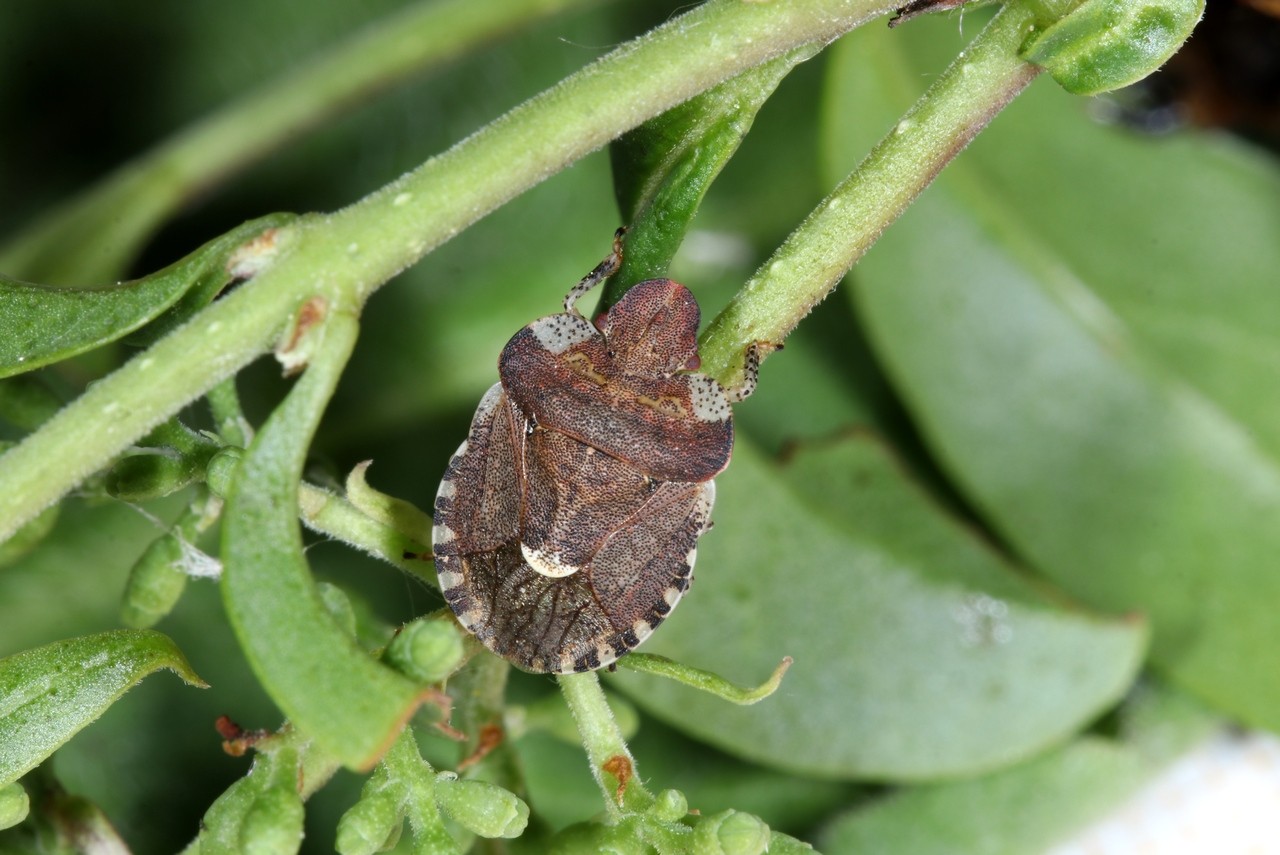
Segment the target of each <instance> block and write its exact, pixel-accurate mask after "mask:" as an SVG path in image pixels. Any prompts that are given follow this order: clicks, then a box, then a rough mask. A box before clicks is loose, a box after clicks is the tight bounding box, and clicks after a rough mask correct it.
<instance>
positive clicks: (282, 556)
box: [222, 310, 419, 769]
mask: <svg viewBox="0 0 1280 855" xmlns="http://www.w3.org/2000/svg"><path fill="white" fill-rule="evenodd" d="M330 311H332V310H330ZM324 324H325V327H324V330H323V331H322V332H321V333H320V334H321V335H323V340H322V341H321V342H320V344H319V345H318V347H317V348H316V349H314V350H313V357H312V362H311V365H310V366H309V367H308V368H307V370H306V372H305V373H304V374H303V376H302V379H301V380H299V381H298V383H297V385H296V386H294V388H293V389H292V390H291V391H290V392H289V395H288V397H287V398H286V399H285V401H284V403H282V404H281V405H280V406H279V407H278V408H277V409H276V410H275V412H274V413H272V415H271V417H270V418H269V419H268V420H267V422H266V424H265V425H263V427H262V430H261V431H259V433H258V435H257V437H256V438H255V439H254V441H253V443H252V444H251V445H250V446H249V449H248V451H247V452H246V453H245V455H244V458H243V460H242V461H241V463H240V466H239V468H238V470H237V472H236V477H235V481H234V483H233V485H232V489H231V495H230V496H229V497H228V498H227V509H226V512H225V516H224V522H223V534H222V557H223V563H224V565H225V570H224V572H223V576H222V592H223V600H224V602H225V604H226V608H227V613H228V615H229V617H230V619H231V623H232V626H233V627H234V629H235V631H236V635H237V637H238V638H239V639H240V644H241V646H242V647H243V648H244V651H245V655H246V656H247V657H248V659H249V663H250V665H251V666H252V668H253V670H254V673H255V674H257V675H258V678H259V679H260V680H261V681H262V684H263V686H264V687H265V688H266V690H267V693H268V694H269V695H270V696H271V698H272V699H273V700H274V701H275V702H276V703H277V704H278V705H279V706H280V708H281V709H282V710H283V711H284V713H285V715H287V716H288V717H289V719H290V720H291V721H292V722H293V723H294V724H295V725H296V726H297V727H298V728H300V729H301V730H303V731H304V732H306V733H308V734H309V735H311V736H312V737H314V738H315V740H316V741H317V742H318V743H319V744H320V745H321V746H322V747H323V748H324V749H326V750H327V751H329V752H330V753H332V754H333V755H335V756H337V757H338V758H339V759H340V760H341V761H342V763H343V764H344V765H347V766H349V767H352V768H356V769H363V768H367V767H368V766H370V765H371V764H372V763H374V762H375V761H376V760H377V759H378V757H379V756H381V754H382V752H383V751H384V750H385V749H386V747H387V746H388V745H389V744H390V743H391V741H392V740H393V739H394V738H395V736H396V734H397V733H398V732H399V731H400V728H401V726H402V725H403V724H404V722H405V721H406V720H407V719H408V717H409V716H410V715H411V714H412V713H413V710H414V708H415V707H416V706H417V703H418V700H419V689H418V687H417V686H416V685H415V684H414V683H412V682H411V681H409V680H407V679H405V678H404V677H401V676H400V675H398V674H397V673H395V672H394V671H392V670H391V669H390V668H387V667H385V666H383V665H380V664H379V663H378V662H376V661H375V660H374V659H373V658H371V657H370V656H369V654H368V653H367V652H365V651H364V650H362V649H361V648H360V647H359V646H358V645H357V644H356V642H355V640H354V639H352V637H351V636H350V635H348V634H347V633H346V632H345V631H343V630H342V628H340V627H339V626H338V625H337V624H336V623H335V622H334V620H333V618H332V617H330V615H329V612H328V610H327V609H326V608H325V606H324V603H323V601H322V600H321V598H320V595H319V594H318V593H317V591H316V586H315V584H314V583H313V581H312V579H311V575H310V573H309V571H308V568H307V563H306V559H305V558H304V557H303V554H302V536H301V533H300V531H299V528H298V520H297V514H298V484H299V481H300V478H301V474H302V466H303V463H304V461H305V459H306V455H307V448H308V446H309V444H310V441H311V437H312V435H313V434H314V432H315V429H316V425H317V423H318V422H319V420H320V414H321V412H322V411H323V409H324V406H325V404H326V402H327V401H328V400H329V397H330V396H331V395H332V393H333V387H334V386H335V385H336V384H337V382H338V377H339V375H340V373H341V370H342V366H343V365H344V364H345V363H346V360H347V357H348V355H349V354H350V352H351V348H352V347H353V346H354V344H355V337H356V321H355V319H354V318H353V317H351V316H349V315H346V314H333V315H332V316H331V317H330V318H328V319H327V320H326V321H325V322H324Z"/></svg>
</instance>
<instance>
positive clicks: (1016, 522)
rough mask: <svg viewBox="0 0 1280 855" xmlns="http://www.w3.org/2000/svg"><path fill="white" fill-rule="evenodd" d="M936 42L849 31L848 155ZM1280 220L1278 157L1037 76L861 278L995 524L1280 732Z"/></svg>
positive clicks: (942, 448)
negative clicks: (1153, 134)
mask: <svg viewBox="0 0 1280 855" xmlns="http://www.w3.org/2000/svg"><path fill="white" fill-rule="evenodd" d="M921 23H922V24H924V23H926V22H921ZM921 33H922V35H916V34H915V33H912V34H909V36H908V40H907V42H903V43H899V42H894V43H893V45H892V46H886V45H884V44H879V43H873V42H872V41H871V40H872V39H874V34H872V35H869V36H864V35H863V34H862V33H858V34H855V36H854V41H852V42H850V43H849V44H848V45H847V46H845V45H841V47H840V49H839V50H840V52H839V54H838V56H837V57H836V59H837V62H836V64H835V66H834V74H833V78H832V82H833V86H834V88H833V92H832V95H833V97H832V105H833V106H834V105H836V104H844V105H856V106H857V111H856V112H857V116H858V120H857V122H853V121H848V122H833V126H832V129H831V131H832V133H831V139H830V142H831V144H832V150H833V151H834V152H836V153H838V154H839V156H841V157H842V158H844V159H845V161H846V162H847V161H848V159H851V158H852V157H854V156H855V155H854V152H856V151H858V150H860V149H861V148H862V147H863V146H864V145H865V144H866V131H867V128H866V127H865V126H861V123H870V124H871V125H877V124H878V125H880V126H881V127H883V126H887V124H888V123H889V122H890V121H892V119H891V118H890V117H891V116H894V115H896V114H897V113H898V111H899V109H900V108H901V107H902V105H903V104H905V103H907V102H909V100H910V98H911V97H912V95H911V94H910V92H909V91H906V89H905V84H906V83H909V82H914V81H916V80H918V79H919V70H918V68H917V67H916V66H915V65H914V63H916V62H920V61H922V60H921V57H922V56H923V55H925V54H927V53H928V52H929V51H930V50H931V49H933V50H936V49H937V46H938V45H939V44H940V43H945V42H947V41H949V40H950V39H951V36H950V35H949V34H947V33H941V32H939V31H937V30H934V31H933V32H932V35H933V36H934V38H933V39H932V45H930V44H929V42H930V41H931V40H930V39H929V38H926V36H929V35H931V34H930V33H929V32H928V31H925V30H923V29H922V30H921ZM894 51H898V52H899V53H894ZM868 79H873V80H876V81H895V82H896V85H886V86H883V87H879V88H876V89H874V90H873V89H872V88H871V87H869V86H867V85H866V84H865V81H866V80H868ZM890 91H896V92H898V93H899V94H900V95H901V96H902V97H901V98H899V99H896V100H895V99H886V98H885V97H884V96H885V93H887V92H890ZM832 115H833V116H835V115H836V112H835V111H834V110H833V113H832ZM1277 234H1280V169H1277V168H1276V165H1275V164H1274V162H1268V161H1266V160H1265V159H1263V158H1262V157H1260V156H1259V155H1258V154H1257V153H1256V152H1250V151H1249V150H1247V149H1245V148H1243V147H1242V146H1240V145H1239V144H1235V143H1232V142H1229V141H1226V140H1223V139H1219V138H1211V137H1205V136H1197V135H1186V136H1183V137H1180V138H1177V139H1161V140H1152V139H1143V138H1140V137H1137V136H1135V135H1133V134H1132V133H1129V132H1125V131H1123V130H1121V129H1117V128H1107V127H1103V126H1100V125H1098V124H1096V123H1095V122H1093V121H1091V120H1090V118H1089V116H1088V114H1087V111H1086V108H1085V105H1083V104H1081V103H1079V102H1076V101H1074V100H1072V99H1070V98H1068V97H1067V96H1065V95H1063V94H1062V93H1061V92H1059V91H1057V90H1056V89H1055V88H1054V87H1053V86H1052V85H1050V84H1044V85H1040V86H1037V87H1033V88H1032V90H1031V91H1029V92H1028V94H1027V95H1025V96H1024V97H1023V99H1021V100H1020V101H1019V102H1017V103H1016V104H1014V105H1013V107H1011V108H1010V109H1009V111H1008V113H1007V114H1006V115H1004V116H1001V117H1000V119H999V120H998V121H997V122H996V123H994V124H993V125H992V127H991V128H989V129H988V131H987V132H986V133H984V134H983V136H982V137H980V138H979V139H978V140H977V141H976V142H975V143H974V145H973V146H972V147H971V148H970V149H969V151H967V152H965V154H964V155H963V156H962V157H961V158H960V159H959V160H958V161H957V162H956V163H955V164H954V165H953V166H952V167H951V168H949V169H948V170H947V171H946V172H945V173H944V174H943V175H942V177H941V178H940V179H939V181H938V182H937V183H936V184H935V186H934V187H932V188H931V189H930V190H929V191H927V192H926V193H925V194H924V195H923V196H922V197H921V199H920V200H919V201H918V202H917V203H916V205H915V206H914V207H913V208H912V209H911V210H910V211H909V212H908V213H907V215H906V216H905V217H904V218H903V219H902V220H901V222H900V223H899V224H897V225H895V226H894V227H893V228H892V229H890V230H889V232H887V233H886V235H885V236H884V238H883V239H882V240H881V242H880V244H878V245H877V246H876V248H875V249H874V250H873V251H872V252H871V253H870V254H868V256H867V258H866V259H865V260H864V262H863V263H862V264H861V265H860V266H859V268H858V271H857V276H858V283H857V288H856V289H855V290H854V293H855V294H856V296H857V299H858V304H859V309H860V312H861V314H862V315H863V317H864V318H865V320H866V322H867V324H868V327H869V331H870V333H871V337H872V339H873V341H874V344H875V345H876V348H877V350H878V351H879V353H880V354H881V355H882V358H883V360H884V362H885V364H886V366H887V368H888V370H889V373H890V374H891V375H892V376H893V377H894V378H895V380H896V382H897V384H898V386H899V388H900V390H901V392H902V394H903V396H904V397H905V398H906V400H907V402H908V406H909V408H910V409H911V410H912V411H913V412H914V414H915V415H916V417H917V418H918V421H919V424H920V425H921V428H922V431H923V432H924V433H925V435H926V439H927V441H928V442H929V444H930V445H931V447H932V448H933V449H934V450H935V452H936V453H937V454H938V456H939V457H940V458H941V461H942V463H943V465H944V467H945V468H947V469H948V470H949V471H950V472H951V473H952V474H953V476H954V477H955V478H956V479H957V480H958V482H959V484H960V485H961V487H962V489H963V490H964V491H965V492H966V493H967V494H968V495H969V497H971V499H972V500H973V501H974V502H975V503H976V504H977V505H978V506H979V508H980V509H981V511H982V513H983V514H984V515H985V516H986V518H987V519H989V520H990V521H991V522H992V523H993V524H994V526H995V527H996V528H998V529H999V531H1000V532H1001V534H1002V535H1003V536H1004V537H1005V538H1006V539H1007V540H1008V541H1009V542H1010V543H1011V544H1013V546H1014V547H1015V548H1016V549H1017V550H1018V551H1019V552H1020V553H1021V554H1022V555H1024V556H1026V557H1027V559H1028V560H1029V561H1030V563H1031V564H1032V565H1033V566H1034V567H1035V568H1036V569H1037V570H1040V571H1042V572H1044V573H1045V574H1047V575H1048V576H1050V577H1051V578H1052V579H1054V580H1055V581H1056V582H1058V583H1059V584H1061V585H1062V586H1063V587H1064V588H1066V589H1067V590H1069V591H1071V592H1072V593H1073V594H1075V595H1077V596H1079V597H1081V598H1082V599H1084V600H1086V601H1087V602H1090V603H1092V604H1094V605H1095V606H1098V607H1101V608H1105V609H1108V610H1111V611H1115V612H1131V611H1135V610H1137V611H1141V612H1144V613H1146V614H1148V615H1150V617H1151V619H1152V624H1153V631H1154V636H1153V638H1154V641H1153V656H1154V658H1155V661H1156V663H1157V664H1158V665H1159V666H1160V667H1161V668H1162V669H1164V670H1165V671H1167V672H1168V673H1169V674H1170V675H1171V676H1172V677H1173V678H1174V679H1175V680H1176V681H1178V682H1179V683H1180V684H1182V685H1183V686H1185V687H1187V688H1189V689H1191V690H1192V691H1194V692H1196V693H1198V694H1200V695H1201V696H1202V697H1204V698H1206V699H1209V700H1211V701H1213V702H1214V703H1216V704H1218V705H1220V706H1221V707H1222V708H1224V709H1227V710H1230V711H1231V712H1233V713H1235V714H1236V715H1239V716H1241V717H1243V718H1245V719H1247V720H1248V721H1250V722H1253V723H1255V724H1259V725H1263V726H1266V727H1271V728H1276V727H1280V674H1277V672H1276V669H1275V664H1274V656H1273V651H1274V650H1275V649H1277V647H1280V622H1277V621H1276V620H1275V617H1274V603H1275V602H1277V601H1278V600H1280V573H1277V572H1276V561H1275V556H1276V554H1277V553H1278V552H1280V398H1278V397H1277V396H1276V395H1272V394H1266V393H1265V392H1264V390H1270V389H1275V388H1276V387H1277V385H1280V339H1278V338H1277V336H1276V330H1277V329H1280V289H1277V288H1276V270H1280V241H1277V240H1276V235H1277Z"/></svg>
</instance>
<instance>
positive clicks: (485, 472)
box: [431, 383, 524, 624]
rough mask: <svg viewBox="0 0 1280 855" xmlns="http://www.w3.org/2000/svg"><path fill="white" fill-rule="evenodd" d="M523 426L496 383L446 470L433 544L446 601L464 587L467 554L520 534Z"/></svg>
mask: <svg viewBox="0 0 1280 855" xmlns="http://www.w3.org/2000/svg"><path fill="white" fill-rule="evenodd" d="M523 425H524V422H523V419H522V418H521V417H520V416H519V413H518V412H517V411H516V410H515V408H514V407H513V406H512V405H511V402H510V401H509V400H508V399H507V396H506V395H505V394H503V392H502V386H501V384H496V383H495V384H494V385H493V386H492V387H491V388H490V389H489V391H488V392H486V393H485V395H484V397H483V398H481V399H480V405H479V407H477V408H476V414H475V416H474V418H472V420H471V430H470V432H469V433H468V434H467V438H466V440H465V441H464V442H463V443H462V445H461V446H459V447H458V450H457V451H456V452H455V453H454V455H453V458H452V459H450V461H449V465H448V467H447V468H446V469H445V472H444V477H443V478H442V479H441V481H440V488H439V490H438V491H437V492H436V503H435V513H434V522H435V525H434V527H433V528H432V531H431V543H432V550H433V552H434V554H435V561H436V572H437V573H438V574H439V576H440V590H441V592H442V593H444V595H445V597H446V599H448V598H449V596H450V590H451V589H455V588H457V587H459V586H460V584H461V583H462V578H463V572H464V570H465V569H466V568H465V566H464V564H465V560H466V556H468V555H471V554H475V553H482V552H488V551H492V550H494V549H497V548H498V547H499V546H501V545H502V544H504V543H510V542H513V541H515V540H516V538H517V536H518V534H519V529H520V485H521V482H522V481H523V454H522V449H523V442H524V437H523V433H524V430H523ZM450 604H451V605H452V604H453V600H450ZM454 611H455V612H457V611H458V609H457V608H455V609H454ZM459 617H461V613H460V612H459ZM463 623H464V624H465V623H466V621H465V620H464V621H463Z"/></svg>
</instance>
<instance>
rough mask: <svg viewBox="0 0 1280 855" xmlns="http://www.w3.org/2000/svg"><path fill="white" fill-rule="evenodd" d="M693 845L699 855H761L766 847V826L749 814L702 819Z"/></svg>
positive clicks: (714, 815) (712, 816) (727, 814)
mask: <svg viewBox="0 0 1280 855" xmlns="http://www.w3.org/2000/svg"><path fill="white" fill-rule="evenodd" d="M693 841H694V851H695V852H697V853H698V855H760V853H762V852H764V851H765V850H766V849H767V848H768V846H769V826H767V825H765V824H764V822H763V821H761V820H760V818H759V817H756V816H752V815H751V814H749V813H742V812H741V811H736V810H726V811H723V812H721V813H715V814H712V815H711V816H707V817H703V819H702V821H701V822H699V823H698V824H697V826H695V827H694V830H693Z"/></svg>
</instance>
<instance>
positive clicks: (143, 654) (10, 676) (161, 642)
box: [0, 630, 204, 784]
mask: <svg viewBox="0 0 1280 855" xmlns="http://www.w3.org/2000/svg"><path fill="white" fill-rule="evenodd" d="M161 668H168V669H169V670H171V671H173V672H174V673H176V674H177V675H178V676H179V677H181V678H182V679H183V680H185V681H186V682H187V683H189V684H191V685H193V686H204V681H202V680H201V679H200V678H199V677H198V676H196V673H195V672H194V671H192V670H191V666H190V665H188V664H187V660H186V658H185V657H184V656H183V655H182V652H181V651H180V650H178V647H177V645H175V644H174V643H173V641H171V640H170V639H169V638H168V637H167V636H165V635H161V634H160V633H158V632H152V631H150V630H120V631H117V632H104V633H101V634H98V635H86V636H81V637H79V638H71V639H68V640H66V641H58V642H54V643H53V644H48V645H45V646H44V647H37V648H35V649H34V650H26V651H23V652H22V653H15V654H14V655H13V656H9V657H7V658H5V659H0V784H4V783H8V782H10V781H14V780H16V779H17V778H18V777H20V776H21V775H23V774H25V773H26V772H27V771H29V770H30V769H33V768H35V767H36V766H37V765H39V764H40V763H41V762H42V761H43V760H44V759H45V758H46V757H48V756H49V755H50V754H52V753H53V752H54V751H55V750H56V749H57V748H58V746H60V745H62V744H63V743H64V742H66V741H67V740H68V739H70V738H71V737H72V736H75V734H76V733H77V732H79V731H80V729H81V728H83V727H84V726H85V725H87V724H89V723H90V722H92V721H93V720H94V719H96V718H97V717H98V716H100V715H102V713H103V712H104V711H105V710H106V709H107V707H109V706H111V705H112V704H113V703H115V701H116V700H117V699H118V698H119V697H120V696H121V695H123V694H124V693H125V692H126V691H128V690H129V689H130V688H132V687H133V686H134V685H135V684H136V683H137V682H138V681H140V680H141V679H142V678H143V677H145V676H147V675H148V674H150V673H152V672H153V671H158V670H159V669H161Z"/></svg>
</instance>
